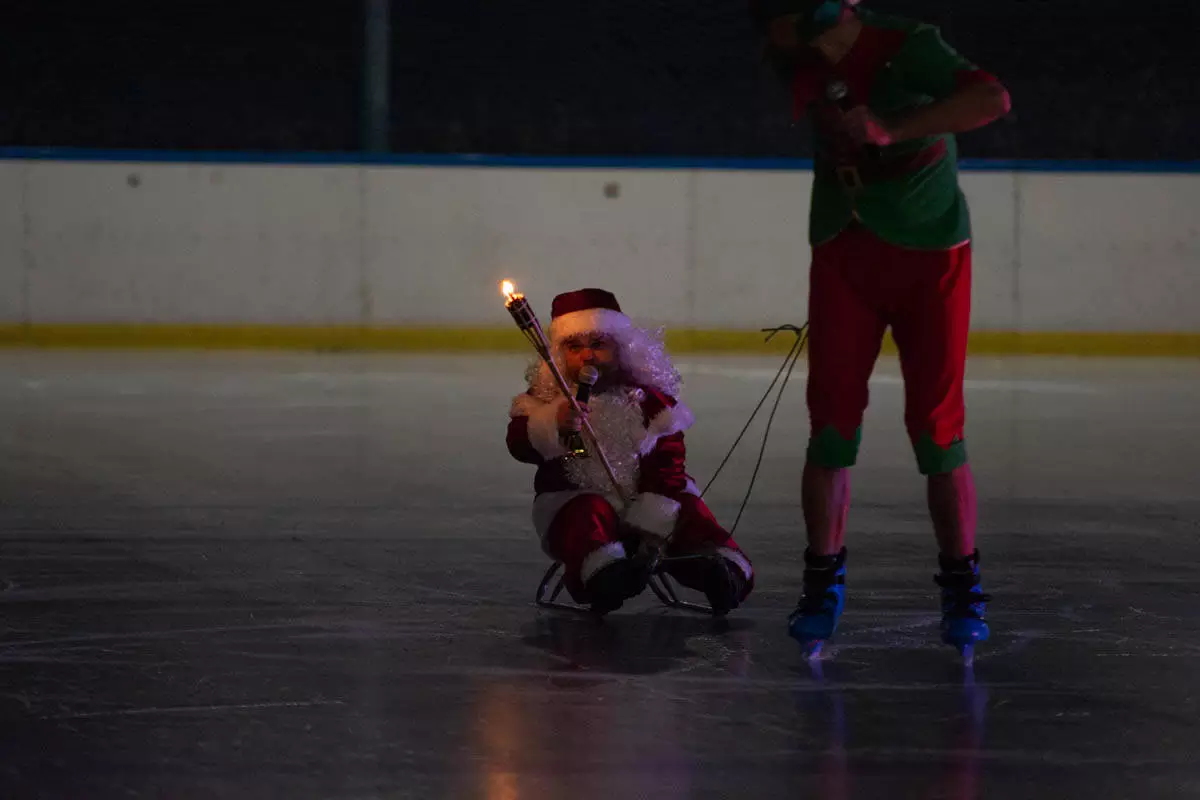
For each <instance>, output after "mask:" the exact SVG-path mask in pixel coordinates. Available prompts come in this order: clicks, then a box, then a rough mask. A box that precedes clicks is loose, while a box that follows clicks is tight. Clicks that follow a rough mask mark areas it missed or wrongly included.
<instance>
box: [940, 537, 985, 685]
mask: <svg viewBox="0 0 1200 800" xmlns="http://www.w3.org/2000/svg"><path fill="white" fill-rule="evenodd" d="M938 566H939V567H941V572H940V573H939V574H937V575H935V576H934V578H933V580H934V582H935V583H937V585H938V586H940V587H942V641H943V642H945V643H946V644H948V645H952V646H953V647H955V648H957V649H958V652H959V653H960V654H961V655H962V657H963V663H964V664H966V665H967V666H970V665H971V664H973V663H974V661H975V645H976V644H978V643H979V642H986V641H987V639H988V636H989V635H990V634H991V630H990V629H989V628H988V624H987V621H986V620H985V619H984V610H985V604H986V603H987V602H988V601H989V600H991V599H992V598H991V596H990V595H987V594H984V592H983V589H981V588H980V586H979V551H978V550H976V551H975V552H974V553H972V554H971V555H969V556H967V557H966V558H947V557H946V556H945V555H939V556H938Z"/></svg>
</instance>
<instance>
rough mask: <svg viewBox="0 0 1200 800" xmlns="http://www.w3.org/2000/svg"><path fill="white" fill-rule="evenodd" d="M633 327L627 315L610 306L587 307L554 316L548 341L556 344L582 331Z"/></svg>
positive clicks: (622, 330)
mask: <svg viewBox="0 0 1200 800" xmlns="http://www.w3.org/2000/svg"><path fill="white" fill-rule="evenodd" d="M632 327H633V323H632V322H631V321H630V319H629V317H627V316H625V315H624V314H622V313H621V312H620V311H613V310H612V309H610V308H589V309H585V310H583V311H572V312H571V313H570V314H563V315H562V316H561V317H555V318H554V319H553V320H551V322H550V341H551V342H553V343H554V344H558V343H559V342H562V341H563V340H565V339H569V338H571V337H572V336H578V335H580V334H583V333H608V334H617V333H623V332H625V331H627V330H629V329H630V328H632Z"/></svg>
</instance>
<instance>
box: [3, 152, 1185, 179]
mask: <svg viewBox="0 0 1200 800" xmlns="http://www.w3.org/2000/svg"><path fill="white" fill-rule="evenodd" d="M13 160H17V161H100V162H122V163H154V164H163V163H166V164H264V165H267V164H270V165H280V164H283V165H286V164H291V165H306V166H323V165H328V166H336V165H358V166H390V167H476V168H483V167H525V168H558V169H628V170H634V169H658V170H671V169H697V170H751V171H789V170H809V169H812V160H811V159H806V158H709V157H689V156H648V157H644V158H643V157H630V156H507V155H482V154H481V155H472V154H442V153H387V154H381V155H375V154H369V153H337V152H333V153H307V152H278V153H276V152H249V151H239V150H229V151H224V150H108V149H88V148H69V147H0V161H13ZM959 167H960V168H961V169H963V170H964V171H968V172H1098V173H1111V172H1146V173H1185V174H1195V173H1200V161H1097V160H1077V161H1075V160H1063V159H1029V160H1026V159H980V158H964V159H961V160H960V161H959Z"/></svg>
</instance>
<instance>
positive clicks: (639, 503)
mask: <svg viewBox="0 0 1200 800" xmlns="http://www.w3.org/2000/svg"><path fill="white" fill-rule="evenodd" d="M679 507H680V506H679V502H678V501H676V500H672V499H671V498H669V497H667V496H666V495H661V494H655V493H654V492H643V493H642V494H640V495H638V497H637V499H636V500H634V501H633V502H632V503H630V504H629V508H628V510H626V512H625V518H624V519H625V524H627V525H631V526H633V527H634V528H637V529H638V530H642V531H646V532H648V533H654V534H657V535H659V536H670V535H671V533H672V532H673V531H674V530H675V523H676V521H677V520H678V519H679Z"/></svg>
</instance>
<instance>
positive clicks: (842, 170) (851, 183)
mask: <svg viewBox="0 0 1200 800" xmlns="http://www.w3.org/2000/svg"><path fill="white" fill-rule="evenodd" d="M835 171H836V173H837V179H838V181H839V182H840V183H841V184H842V186H844V187H846V188H847V189H849V190H850V191H852V192H857V191H858V190H859V189H861V188H863V182H862V175H861V174H860V173H859V171H858V167H855V166H853V165H850V166H841V167H838V168H837V169H836V170H835Z"/></svg>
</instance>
